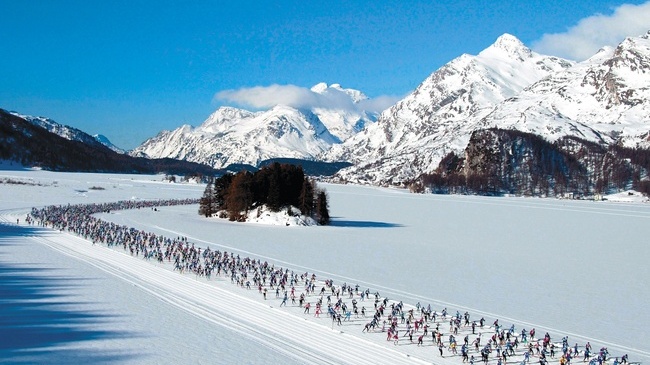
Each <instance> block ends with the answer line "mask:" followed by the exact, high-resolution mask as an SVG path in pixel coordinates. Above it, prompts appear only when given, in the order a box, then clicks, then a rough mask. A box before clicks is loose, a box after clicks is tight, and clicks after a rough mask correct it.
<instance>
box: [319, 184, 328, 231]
mask: <svg viewBox="0 0 650 365" xmlns="http://www.w3.org/2000/svg"><path fill="white" fill-rule="evenodd" d="M316 221H317V222H318V224H320V225H327V224H329V223H330V213H329V207H328V203H327V193H326V192H325V191H324V190H320V191H319V192H318V196H317V197H316Z"/></svg>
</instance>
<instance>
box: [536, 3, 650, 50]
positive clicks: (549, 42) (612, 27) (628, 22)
mask: <svg viewBox="0 0 650 365" xmlns="http://www.w3.org/2000/svg"><path fill="white" fill-rule="evenodd" d="M649 19H650V1H647V2H645V3H644V4H640V5H633V4H623V5H621V6H619V7H617V8H615V9H614V12H613V13H612V14H610V15H605V14H595V15H592V16H589V17H586V18H584V19H582V20H580V21H579V22H578V24H576V25H575V26H573V27H571V28H569V29H567V31H566V32H564V33H554V34H545V35H544V36H542V38H540V39H539V40H537V41H536V42H533V47H532V48H533V49H534V50H535V51H537V52H539V53H543V54H550V55H555V56H559V57H564V58H568V59H572V60H576V61H583V60H585V59H587V58H589V57H590V56H592V55H593V54H594V53H596V52H597V51H598V50H599V49H600V48H602V47H603V46H615V45H616V44H618V43H620V42H621V41H622V40H623V39H625V37H627V36H631V35H641V34H645V33H646V32H647V31H648V30H650V23H649V22H648V20H649Z"/></svg>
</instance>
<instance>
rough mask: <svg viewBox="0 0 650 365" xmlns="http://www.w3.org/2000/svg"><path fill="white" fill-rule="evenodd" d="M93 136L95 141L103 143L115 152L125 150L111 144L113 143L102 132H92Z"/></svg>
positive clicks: (123, 151)
mask: <svg viewBox="0 0 650 365" xmlns="http://www.w3.org/2000/svg"><path fill="white" fill-rule="evenodd" d="M93 138H95V140H96V141H97V142H99V143H101V144H103V145H104V146H106V147H108V148H110V149H111V150H113V151H115V152H117V153H126V151H125V150H123V149H121V148H119V147H117V146H116V145H114V144H113V143H112V142H111V141H110V140H109V139H108V137H106V136H105V135H103V134H93Z"/></svg>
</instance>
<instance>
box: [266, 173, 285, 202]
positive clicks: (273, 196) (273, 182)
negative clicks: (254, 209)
mask: <svg viewBox="0 0 650 365" xmlns="http://www.w3.org/2000/svg"><path fill="white" fill-rule="evenodd" d="M271 169H272V171H271V173H270V174H269V176H268V179H269V183H268V186H269V191H268V194H267V196H266V205H267V206H268V207H269V209H271V211H272V212H279V211H280V208H281V207H282V204H283V203H284V202H283V201H282V200H281V195H282V193H281V189H280V187H281V183H280V164H279V163H277V162H276V163H274V164H273V165H272V168H271Z"/></svg>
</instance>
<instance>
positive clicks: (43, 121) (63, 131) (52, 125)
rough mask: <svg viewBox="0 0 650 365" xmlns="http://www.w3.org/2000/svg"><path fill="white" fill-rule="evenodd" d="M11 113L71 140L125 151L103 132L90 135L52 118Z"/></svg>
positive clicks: (118, 151) (116, 150) (120, 151)
mask: <svg viewBox="0 0 650 365" xmlns="http://www.w3.org/2000/svg"><path fill="white" fill-rule="evenodd" d="M9 113H10V114H12V115H14V116H16V117H18V118H21V119H24V120H26V121H28V122H30V123H32V124H33V125H35V126H37V127H41V128H43V129H45V130H47V131H48V132H50V133H54V134H56V135H57V136H59V137H63V138H65V139H67V140H69V141H78V142H82V143H85V144H88V145H91V146H92V145H96V144H98V143H99V144H101V145H103V146H106V147H108V148H110V149H111V150H113V151H115V152H117V153H125V151H124V150H123V149H121V148H119V147H117V146H115V145H114V144H113V143H112V142H111V141H110V140H109V139H108V137H106V136H104V135H102V134H95V135H93V136H90V135H89V134H88V133H86V132H84V131H82V130H79V129H77V128H74V127H70V126H68V125H64V124H60V123H57V122H55V121H54V120H52V119H50V118H45V117H34V116H31V115H24V114H20V113H16V112H9Z"/></svg>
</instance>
